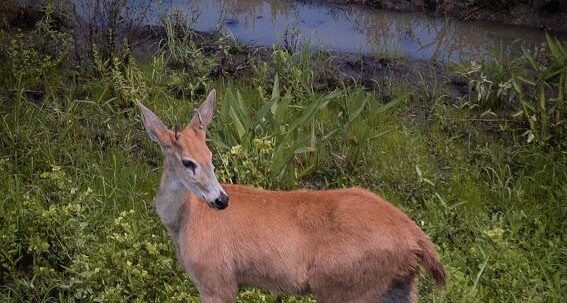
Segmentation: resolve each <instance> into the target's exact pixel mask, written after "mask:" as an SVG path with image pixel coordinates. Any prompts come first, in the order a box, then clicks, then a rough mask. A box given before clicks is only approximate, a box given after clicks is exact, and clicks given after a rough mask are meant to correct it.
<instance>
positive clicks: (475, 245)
mask: <svg viewBox="0 0 567 303" xmlns="http://www.w3.org/2000/svg"><path fill="white" fill-rule="evenodd" d="M169 33H170V34H171V32H169ZM0 39H1V40H2V43H0V64H1V67H0V300H1V301H5V302H69V301H80V302H84V301H87V302H91V301H94V302H124V301H129V302H198V293H197V290H196V288H195V287H194V286H193V284H192V283H191V282H190V280H189V279H188V278H187V276H186V275H185V274H183V273H182V272H181V271H180V269H179V268H178V266H177V264H176V261H175V260H174V248H173V246H172V243H171V242H170V241H169V238H168V236H167V234H166V231H165V228H164V227H163V226H161V224H160V223H159V220H158V218H157V216H156V214H155V212H154V209H153V206H152V199H153V196H154V192H155V189H156V187H157V184H158V178H159V176H160V173H161V172H160V168H161V161H162V159H161V155H160V152H159V150H158V148H157V146H155V144H153V143H152V142H151V141H150V140H149V139H148V138H147V137H146V134H145V132H144V131H143V129H142V125H141V122H140V119H139V116H138V113H137V111H136V109H135V106H134V103H133V100H140V101H142V102H144V104H145V105H146V106H148V107H149V108H150V109H152V110H153V111H154V112H155V113H156V114H158V116H160V117H162V118H163V120H164V122H166V124H167V125H168V126H170V127H173V126H177V127H182V126H183V125H184V123H186V122H187V121H188V120H189V119H190V117H191V116H192V113H193V110H194V108H195V106H196V105H197V104H199V103H200V102H201V101H202V100H203V99H204V95H205V93H206V92H207V91H208V89H210V88H216V89H217V90H218V91H219V92H220V96H219V102H218V103H219V110H218V112H217V114H216V117H215V120H214V121H213V125H212V126H211V128H210V130H209V138H210V143H209V145H210V147H211V149H212V150H213V152H214V154H215V156H214V163H215V166H216V167H217V176H218V177H219V179H221V180H222V181H224V182H234V183H241V184H253V185H256V186H259V187H264V188H273V189H291V188H299V187H313V188H337V187H347V186H361V187H365V188H368V189H370V190H372V191H374V192H377V193H379V194H380V195H382V196H384V197H385V198H387V199H388V200H389V201H391V202H392V203H393V204H395V205H396V206H398V207H400V208H401V209H403V210H404V211H406V212H407V213H408V214H409V215H410V216H411V217H412V218H413V219H414V220H415V221H416V222H417V223H418V224H419V225H420V226H421V227H422V228H423V229H424V230H425V231H426V233H427V234H428V235H429V236H430V237H431V239H432V240H433V242H434V243H435V244H436V246H437V248H438V250H439V253H440V255H441V258H442V261H443V263H444V264H445V266H446V270H447V272H448V284H447V286H446V289H445V291H444V292H442V293H440V292H436V291H434V290H432V287H431V283H430V282H429V281H428V279H427V278H426V277H424V279H422V280H421V285H420V293H421V297H422V299H421V302H566V301H567V290H566V288H567V269H566V263H567V245H566V241H567V239H566V231H567V209H566V207H567V204H566V202H567V153H566V151H567V150H566V147H567V144H566V142H567V141H566V138H567V137H566V133H567V132H566V124H565V118H566V117H565V113H566V110H567V106H566V100H565V94H566V92H567V52H566V49H565V47H564V46H561V45H560V44H558V43H556V42H554V41H553V40H552V39H550V41H549V45H548V48H547V50H546V52H545V53H544V55H543V56H541V57H538V58H534V57H533V56H531V55H530V54H527V53H526V54H525V55H524V56H523V57H522V58H515V59H507V60H505V59H500V60H494V61H486V62H482V63H474V62H473V63H463V64H460V65H458V66H455V67H453V69H454V71H455V73H456V74H459V75H460V77H462V78H463V79H465V80H466V81H467V83H468V84H469V85H470V87H471V92H470V94H467V95H464V96H462V97H459V98H453V97H449V94H448V87H447V84H446V83H444V82H443V81H441V80H440V79H431V80H430V81H429V80H427V79H424V81H423V82H422V83H421V84H420V85H421V86H420V87H419V88H417V89H411V90H410V89H408V87H407V85H406V83H404V82H403V81H401V80H400V81H398V80H396V79H392V80H391V81H389V83H388V85H386V86H383V87H379V88H373V89H369V88H364V87H360V86H357V85H352V84H349V85H347V84H339V85H337V86H336V87H333V88H329V89H326V90H317V89H315V87H316V85H315V84H316V82H317V81H320V80H321V79H322V78H323V75H324V74H325V71H324V70H319V69H314V68H313V65H312V62H314V61H315V60H325V57H324V55H320V56H318V57H317V58H314V57H313V56H312V55H311V54H310V53H308V52H305V51H289V50H285V49H281V48H277V47H276V48H274V50H273V53H272V56H271V57H270V58H269V59H267V60H268V61H267V62H261V61H257V62H256V61H255V62H253V63H252V65H251V66H250V69H249V72H248V73H247V74H246V76H240V77H231V76H214V74H215V73H213V72H212V71H213V70H215V68H217V67H218V65H219V64H220V63H219V62H217V61H215V60H214V59H211V58H209V57H207V56H206V55H205V53H204V52H203V51H202V49H201V48H200V47H199V46H198V45H196V44H194V43H193V42H192V40H191V36H186V37H185V38H180V37H178V36H174V35H169V40H168V41H167V42H168V43H167V47H163V48H162V49H161V50H160V51H159V52H158V53H156V54H155V55H154V56H153V57H152V59H151V60H149V61H147V62H136V61H135V60H133V59H132V57H131V56H128V51H127V50H125V51H124V52H123V53H121V54H120V55H116V56H114V57H113V58H112V60H110V61H108V60H107V61H104V60H99V58H97V57H96V56H95V57H94V59H93V61H92V63H88V64H84V65H80V64H76V62H70V61H68V60H66V59H65V58H67V55H68V54H69V52H70V45H71V43H70V38H69V37H68V36H66V35H65V34H62V33H60V32H58V31H56V30H54V29H53V28H52V27H51V25H50V24H49V22H46V21H45V20H44V22H40V23H39V24H38V25H37V26H36V29H35V30H34V31H32V32H28V33H26V34H13V33H11V34H7V33H5V32H1V33H0ZM224 47H225V49H226V48H227V46H226V45H225V46H224ZM227 51H230V50H227ZM221 74H222V73H221ZM385 96H387V98H386V97H385ZM238 302H314V300H313V299H311V298H310V297H287V296H282V295H276V294H269V293H265V292H262V291H259V290H255V289H243V290H242V291H241V292H240V294H239V297H238Z"/></svg>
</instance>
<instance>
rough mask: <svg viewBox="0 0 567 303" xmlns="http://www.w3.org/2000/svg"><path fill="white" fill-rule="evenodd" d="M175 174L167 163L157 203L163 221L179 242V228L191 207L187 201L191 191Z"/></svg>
mask: <svg viewBox="0 0 567 303" xmlns="http://www.w3.org/2000/svg"><path fill="white" fill-rule="evenodd" d="M174 176H175V175H174V174H173V172H172V171H171V169H170V168H168V166H167V165H165V167H164V171H163V174H162V176H161V181H160V185H159V189H158V192H157V194H156V198H155V204H156V211H157V213H158V216H159V218H160V220H161V222H162V223H163V224H164V225H165V226H166V227H167V231H168V232H169V234H170V236H171V237H172V238H173V241H174V242H175V243H176V244H177V240H178V236H179V229H180V228H181V225H182V224H183V220H184V219H185V218H186V216H187V215H188V213H187V211H188V209H189V208H188V207H187V206H186V201H187V198H188V194H189V192H188V191H187V189H186V188H185V186H183V184H181V182H180V181H179V180H176V179H175V177H174Z"/></svg>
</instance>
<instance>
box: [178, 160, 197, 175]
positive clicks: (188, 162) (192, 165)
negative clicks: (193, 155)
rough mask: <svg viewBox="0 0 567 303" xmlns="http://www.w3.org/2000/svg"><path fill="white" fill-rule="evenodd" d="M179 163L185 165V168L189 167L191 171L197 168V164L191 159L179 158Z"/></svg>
mask: <svg viewBox="0 0 567 303" xmlns="http://www.w3.org/2000/svg"><path fill="white" fill-rule="evenodd" d="M181 163H183V166H185V167H186V168H188V169H190V170H192V171H193V173H195V169H196V168H197V164H195V162H193V161H191V160H185V159H183V160H181Z"/></svg>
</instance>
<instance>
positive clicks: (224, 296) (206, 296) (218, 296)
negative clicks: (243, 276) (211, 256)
mask: <svg viewBox="0 0 567 303" xmlns="http://www.w3.org/2000/svg"><path fill="white" fill-rule="evenodd" d="M225 268H226V267H225ZM221 273H223V272H222V269H221V267H216V266H211V267H209V268H208V270H206V271H201V272H200V274H199V275H198V277H196V278H197V280H198V281H197V288H198V289H199V297H200V298H201V303H233V302H234V301H235V299H236V293H237V291H238V286H237V284H236V281H235V280H234V279H233V278H229V276H230V275H229V274H226V272H224V273H225V275H223V274H221Z"/></svg>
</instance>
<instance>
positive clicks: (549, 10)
mask: <svg viewBox="0 0 567 303" xmlns="http://www.w3.org/2000/svg"><path fill="white" fill-rule="evenodd" d="M322 1H325V2H331V3H338V4H353V3H354V4H363V5H368V6H372V7H376V8H384V9H390V10H396V11H405V12H423V13H427V14H433V15H439V16H440V15H448V16H452V17H456V18H459V19H463V20H485V21H493V22H498V23H504V24H510V25H519V26H529V27H536V28H540V29H542V30H548V31H553V32H567V1H564V0H533V1H522V0H514V1H507V0H498V1H490V0H464V1H459V0H322Z"/></svg>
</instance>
